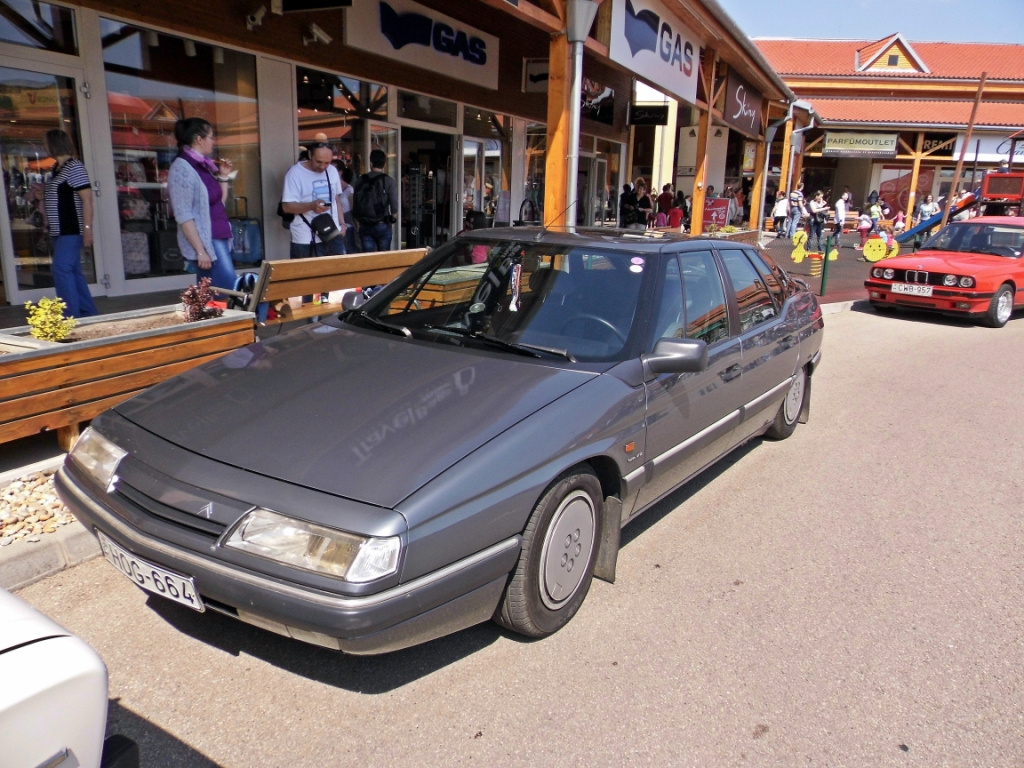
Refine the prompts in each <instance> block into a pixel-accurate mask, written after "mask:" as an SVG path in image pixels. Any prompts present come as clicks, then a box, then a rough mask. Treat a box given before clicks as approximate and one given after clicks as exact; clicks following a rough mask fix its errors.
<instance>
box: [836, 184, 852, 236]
mask: <svg viewBox="0 0 1024 768" xmlns="http://www.w3.org/2000/svg"><path fill="white" fill-rule="evenodd" d="M849 205H850V195H849V193H848V192H843V194H842V195H840V197H839V199H838V200H836V207H835V210H836V215H835V219H834V220H833V224H832V244H833V245H834V246H835V247H836V248H840V247H842V243H841V240H842V236H843V227H845V226H846V209H847V208H848V207H849Z"/></svg>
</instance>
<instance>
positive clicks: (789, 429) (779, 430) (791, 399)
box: [765, 368, 807, 440]
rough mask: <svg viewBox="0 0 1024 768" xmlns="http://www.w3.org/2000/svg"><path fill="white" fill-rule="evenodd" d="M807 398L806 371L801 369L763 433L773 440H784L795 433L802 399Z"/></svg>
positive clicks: (801, 407) (802, 403)
mask: <svg viewBox="0 0 1024 768" xmlns="http://www.w3.org/2000/svg"><path fill="white" fill-rule="evenodd" d="M806 396H807V369H806V368H801V369H800V370H799V371H797V373H796V376H794V377H793V382H792V383H791V384H790V385H789V390H788V391H787V392H786V399H785V400H783V401H782V405H780V406H779V412H778V413H777V414H775V421H774V422H773V423H772V425H771V426H770V427H768V431H767V432H766V433H765V434H766V435H768V437H770V438H772V439H773V440H785V439H786V438H787V437H789V436H790V435H792V434H793V432H795V431H796V424H797V421H799V420H800V411H802V410H803V407H804V398H805V397H806Z"/></svg>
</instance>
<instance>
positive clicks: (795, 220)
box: [786, 181, 806, 239]
mask: <svg viewBox="0 0 1024 768" xmlns="http://www.w3.org/2000/svg"><path fill="white" fill-rule="evenodd" d="M805 212H806V211H805V210H804V183H803V182H802V181H801V182H800V183H799V184H797V185H796V189H794V190H793V191H792V192H790V193H789V220H788V221H787V222H786V237H788V238H790V239H792V237H793V235H795V234H796V231H797V229H799V228H800V219H801V218H802V217H803V215H804V213H805Z"/></svg>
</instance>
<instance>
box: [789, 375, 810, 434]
mask: <svg viewBox="0 0 1024 768" xmlns="http://www.w3.org/2000/svg"><path fill="white" fill-rule="evenodd" d="M805 376H806V374H805V373H804V372H803V371H800V373H798V374H797V377H796V378H795V379H793V383H792V384H790V385H789V392H787V393H786V404H785V414H786V423H787V424H792V423H793V422H795V421H796V420H797V418H798V417H799V416H800V406H801V405H803V402H804V377H805Z"/></svg>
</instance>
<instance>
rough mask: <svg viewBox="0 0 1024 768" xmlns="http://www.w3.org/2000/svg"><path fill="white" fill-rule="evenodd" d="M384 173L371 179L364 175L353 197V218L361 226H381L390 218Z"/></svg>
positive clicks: (360, 178)
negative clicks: (381, 223) (380, 224)
mask: <svg viewBox="0 0 1024 768" xmlns="http://www.w3.org/2000/svg"><path fill="white" fill-rule="evenodd" d="M385 178H387V177H386V176H385V175H384V174H383V173H380V174H377V175H376V176H374V177H373V178H370V176H369V174H366V173H364V174H363V175H362V176H360V177H359V186H357V187H356V189H355V192H354V193H353V195H352V216H353V218H354V219H355V220H356V221H358V222H359V223H360V224H379V223H380V222H382V221H384V220H385V219H386V218H387V217H388V210H389V209H390V207H391V205H390V201H389V200H388V193H387V189H386V188H385V186H384V179H385Z"/></svg>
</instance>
